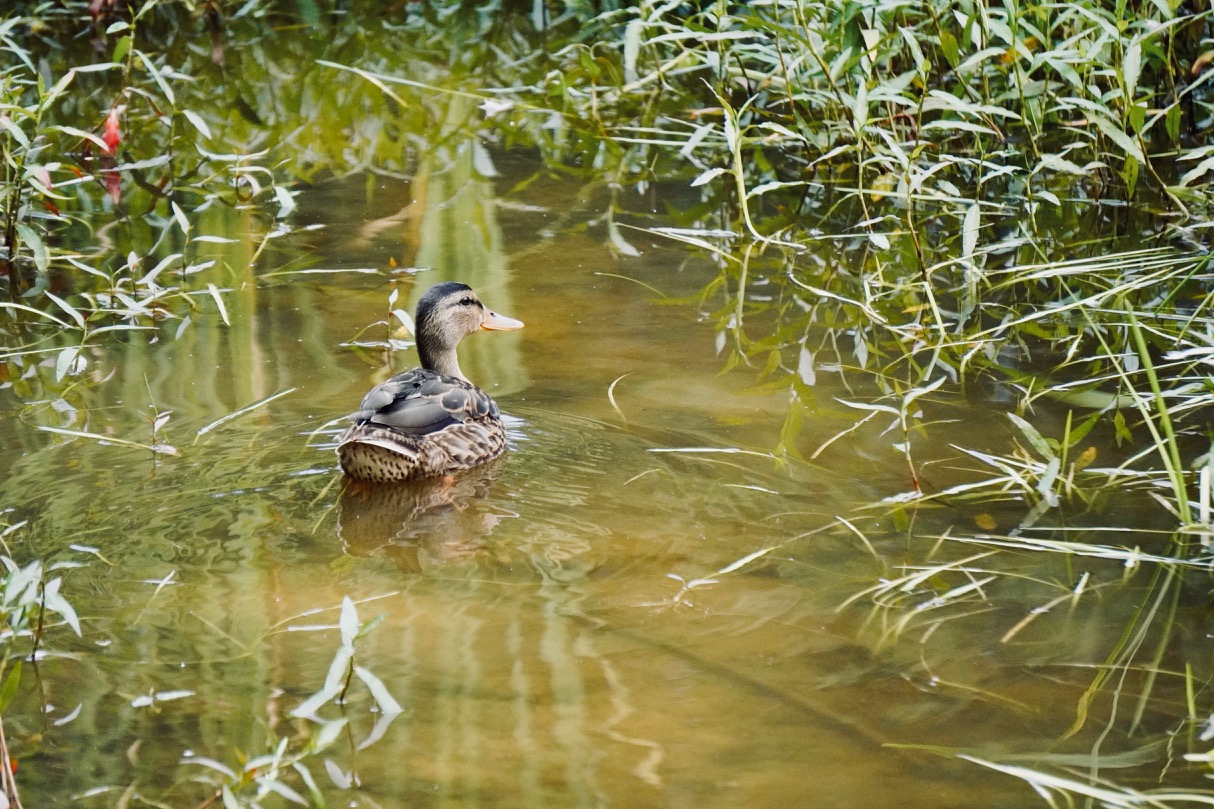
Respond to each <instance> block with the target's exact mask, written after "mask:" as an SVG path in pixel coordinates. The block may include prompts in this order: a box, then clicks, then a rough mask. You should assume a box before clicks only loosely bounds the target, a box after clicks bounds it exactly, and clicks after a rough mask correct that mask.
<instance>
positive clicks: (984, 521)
mask: <svg viewBox="0 0 1214 809" xmlns="http://www.w3.org/2000/svg"><path fill="white" fill-rule="evenodd" d="M974 525H976V526H978V527H979V528H981V529H982V530H983V531H994V530H995V529H996V528H998V527H999V523H997V522H996V521H995V518H994V517H992V516H991V515H990V514H987V513H986V512H983V513H981V514H979V515H977V516H976V517H974Z"/></svg>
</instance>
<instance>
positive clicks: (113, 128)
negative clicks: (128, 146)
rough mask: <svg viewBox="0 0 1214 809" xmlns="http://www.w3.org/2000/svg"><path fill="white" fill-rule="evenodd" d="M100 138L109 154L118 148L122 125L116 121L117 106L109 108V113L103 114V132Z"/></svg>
mask: <svg viewBox="0 0 1214 809" xmlns="http://www.w3.org/2000/svg"><path fill="white" fill-rule="evenodd" d="M101 139H102V140H103V141H105V145H106V146H107V147H108V148H109V150H110V154H113V153H114V150H115V149H117V148H118V144H120V143H122V127H121V125H120V123H119V121H118V108H117V107H114V108H113V109H112V110H110V114H109V115H107V116H105V132H104V134H102V136H101Z"/></svg>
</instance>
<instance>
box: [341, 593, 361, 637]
mask: <svg viewBox="0 0 1214 809" xmlns="http://www.w3.org/2000/svg"><path fill="white" fill-rule="evenodd" d="M338 627H339V628H340V629H341V643H342V645H343V646H350V645H351V644H353V643H354V638H355V637H356V636H357V635H358V610H357V609H356V608H355V606H354V602H353V601H351V600H350V597H349V596H344V597H343V598H342V600H341V618H340V619H339V620H338Z"/></svg>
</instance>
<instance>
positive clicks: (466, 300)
mask: <svg viewBox="0 0 1214 809" xmlns="http://www.w3.org/2000/svg"><path fill="white" fill-rule="evenodd" d="M459 305H460V306H471V305H472V299H471V298H467V297H465V298H460V299H459Z"/></svg>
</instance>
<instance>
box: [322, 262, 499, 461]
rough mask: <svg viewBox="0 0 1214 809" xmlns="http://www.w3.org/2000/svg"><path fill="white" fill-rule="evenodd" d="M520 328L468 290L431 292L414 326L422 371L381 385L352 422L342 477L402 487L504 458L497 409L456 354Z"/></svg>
mask: <svg viewBox="0 0 1214 809" xmlns="http://www.w3.org/2000/svg"><path fill="white" fill-rule="evenodd" d="M521 328H523V322H522V321H521V320H515V319H514V318H511V317H506V316H505V315H500V314H498V313H497V312H494V311H493V310H491V309H489V308H488V307H486V306H485V305H484V304H483V303H481V301H480V299H479V298H478V297H477V296H476V293H475V292H473V291H472V288H471V287H470V286H468V285H467V284H463V283H460V282H458V281H448V282H445V283H441V284H435V285H434V286H432V287H430V288H429V289H427V290H426V292H425V293H424V294H423V295H422V296H421V299H420V300H419V301H418V302H417V314H416V317H415V318H414V335H415V336H416V338H417V355H418V359H419V361H420V362H421V367H419V368H414V369H413V370H411V371H405V372H404V373H402V374H397V375H396V376H393V377H392V378H391V379H389V380H387V381H386V382H383V383H381V384H379V385H376V386H375V387H374V388H372V389H371V390H370V392H369V393H367V395H366V396H364V397H363V400H362V403H361V404H360V405H359V408H358V410H357V411H355V412H354V413H351V414H350V416H349V419H350V421H351V422H353V423H352V424H351V425H350V427H348V428H347V429H346V430H345V431H344V432H343V433H342V434H341V435H340V436H339V437H338V439H337V457H338V459H339V461H340V464H341V469H342V471H343V472H345V474H346V475H347V476H349V477H351V478H353V479H355V480H358V481H367V482H370V483H400V482H404V481H411V480H422V479H425V478H441V477H446V476H449V475H452V474H454V473H456V472H459V471H461V470H464V469H471V468H473V467H476V466H480V465H481V464H485V463H488V462H489V461H492V460H493V459H495V458H497V457H498V456H500V455H501V454H502V453H504V452H505V451H506V428H505V427H504V426H503V425H502V417H501V413H500V411H499V410H498V407H497V403H496V402H494V401H493V398H492V397H490V396H489V394H487V393H485V392H484V391H483V390H481V389H480V388H478V387H477V386H476V385H474V384H472V383H471V382H469V381H468V378H467V377H465V376H464V372H463V371H461V370H460V367H459V358H458V357H457V356H456V353H455V347H456V346H457V345H459V343H460V341H461V340H463V339H464V338H465V337H467V336H468V335H470V334H474V333H475V332H478V331H482V330H489V331H515V330H517V329H521Z"/></svg>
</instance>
